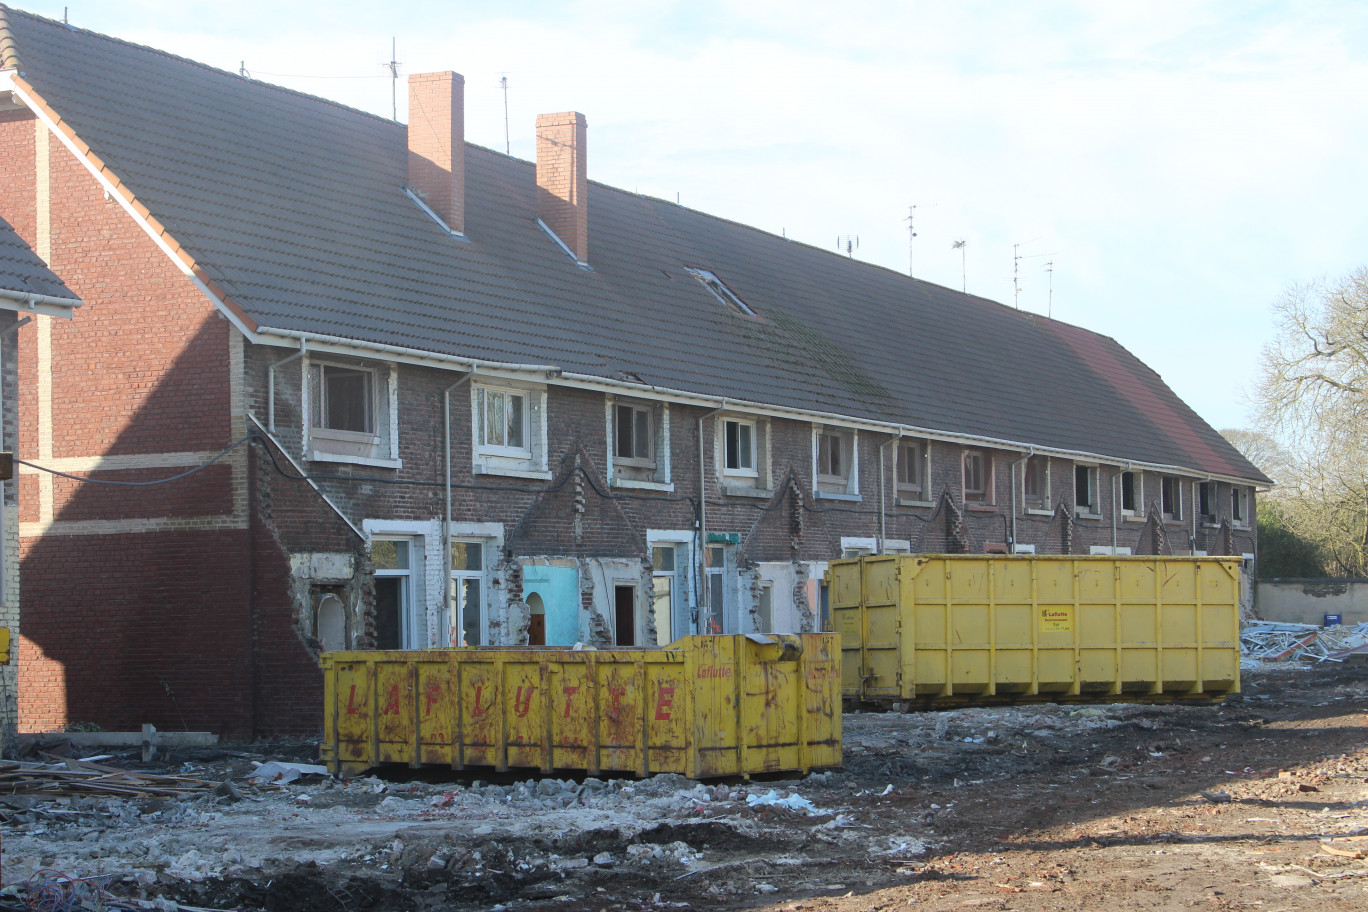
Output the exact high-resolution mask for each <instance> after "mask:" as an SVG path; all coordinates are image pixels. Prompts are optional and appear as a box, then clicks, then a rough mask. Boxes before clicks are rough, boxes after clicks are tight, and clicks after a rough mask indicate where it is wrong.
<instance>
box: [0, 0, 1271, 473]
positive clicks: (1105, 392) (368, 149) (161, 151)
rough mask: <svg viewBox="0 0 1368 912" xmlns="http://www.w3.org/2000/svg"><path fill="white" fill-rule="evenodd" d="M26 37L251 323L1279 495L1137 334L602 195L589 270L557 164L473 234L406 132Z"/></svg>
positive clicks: (49, 28) (489, 168)
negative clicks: (439, 212)
mask: <svg viewBox="0 0 1368 912" xmlns="http://www.w3.org/2000/svg"><path fill="white" fill-rule="evenodd" d="M6 30H8V33H9V34H11V35H12V36H13V42H14V45H15V46H16V47H17V48H18V52H19V53H20V54H22V60H23V78H24V80H25V82H26V84H27V85H29V86H31V87H32V88H33V90H34V92H35V93H36V95H37V96H38V97H39V98H40V99H41V102H42V103H43V104H45V105H47V106H48V107H49V108H50V110H51V112H52V113H53V114H54V115H55V116H57V117H60V118H61V120H62V121H63V123H64V125H65V126H66V127H67V128H69V129H70V130H71V131H73V133H74V134H75V135H76V136H77V137H79V140H80V141H81V142H82V143H84V144H88V145H89V147H90V150H91V153H92V154H93V155H95V156H98V158H99V160H100V161H101V162H102V163H103V165H104V167H105V168H106V169H107V171H108V172H109V173H111V174H112V175H114V176H116V177H117V179H118V181H119V182H120V186H121V187H122V188H124V189H123V190H121V192H126V193H127V194H128V196H129V198H130V199H135V200H136V201H137V203H138V205H140V206H145V207H146V209H147V211H148V212H149V213H151V215H152V216H153V217H154V218H155V219H156V220H157V222H158V223H159V224H160V226H161V227H162V228H163V229H164V232H165V235H166V236H167V237H169V238H172V239H174V242H175V245H176V246H177V249H178V250H180V251H181V254H180V255H181V256H182V257H183V258H184V259H185V260H186V262H189V263H192V264H193V265H194V266H195V267H196V269H197V270H198V271H199V272H200V273H201V276H202V278H204V279H205V280H206V281H208V282H211V283H212V284H213V287H215V288H217V289H219V290H221V291H222V292H223V293H224V294H225V295H226V296H228V297H229V298H230V299H231V300H232V301H233V302H235V306H236V307H239V308H241V310H242V312H243V315H244V317H245V319H246V321H247V323H248V325H249V326H252V325H256V326H260V327H268V328H275V329H283V330H294V331H308V332H316V333H324V334H328V335H334V336H342V337H347V338H352V339H358V340H362V341H366V342H372V343H381V344H389V345H398V346H404V347H408V348H413V349H419V350H423V351H430V352H435V353H441V354H448V355H457V356H461V357H468V358H482V359H488V360H493V361H504V362H517V363H530V364H554V365H556V366H558V367H560V368H561V369H563V370H565V371H567V372H577V373H585V374H591V375H595V376H600V377H604V378H607V379H615V378H621V377H636V378H640V379H641V380H642V381H644V382H645V383H647V384H653V385H657V386H660V387H665V388H670V389H677V390H683V391H688V392H693V393H698V394H702V395H707V396H715V397H731V398H734V399H740V400H746V401H751V402H759V403H764V404H768V405H774V406H780V407H789V408H796V409H801V410H804V411H815V412H828V413H835V414H840V415H846V416H850V417H852V418H859V419H868V420H873V421H880V422H893V423H900V424H905V425H909V426H914V427H922V428H927V429H935V430H940V431H944V432H947V433H951V434H965V435H976V436H983V437H991V438H995V439H1004V440H1014V441H1020V442H1025V443H1032V444H1035V445H1037V446H1042V447H1052V448H1059V449H1063V450H1068V451H1072V452H1081V453H1094V454H1098V455H1104V456H1110V457H1115V458H1119V459H1133V460H1135V461H1138V462H1147V463H1155V464H1162V465H1173V466H1181V467H1185V468H1188V469H1192V470H1194V471H1198V472H1210V473H1213V474H1220V475H1228V476H1235V477H1240V478H1247V479H1250V480H1254V481H1264V480H1265V479H1264V477H1263V476H1262V475H1261V474H1260V473H1259V471H1258V470H1257V469H1255V468H1254V467H1253V466H1252V465H1251V464H1250V463H1249V462H1248V461H1247V460H1245V459H1244V458H1243V457H1242V456H1240V455H1239V454H1238V453H1237V452H1236V451H1235V450H1234V449H1233V448H1232V447H1231V446H1230V445H1229V444H1227V443H1226V442H1225V440H1224V439H1222V438H1221V436H1220V435H1219V434H1217V433H1216V432H1215V431H1214V430H1213V429H1212V428H1211V427H1210V426H1208V425H1207V424H1206V423H1205V422H1204V421H1202V419H1201V418H1199V417H1198V416H1197V415H1196V414H1195V413H1194V412H1193V411H1192V410H1191V409H1189V408H1188V407H1187V405H1186V404H1184V403H1183V402H1182V400H1180V399H1179V398H1178V397H1177V396H1175V395H1174V393H1173V392H1172V390H1170V389H1169V388H1168V387H1167V386H1166V385H1165V384H1164V382H1163V381H1162V380H1161V379H1160V378H1159V377H1158V375H1156V374H1155V373H1154V372H1153V371H1151V370H1150V369H1149V368H1148V367H1146V366H1145V365H1144V364H1142V363H1141V362H1140V361H1139V360H1137V359H1136V358H1135V357H1134V356H1133V355H1131V354H1130V353H1129V352H1127V351H1126V350H1125V349H1124V348H1122V347H1121V346H1120V345H1119V344H1117V343H1116V342H1115V341H1114V340H1112V339H1109V338H1106V337H1103V336H1099V335H1097V334H1094V333H1091V332H1088V331H1086V330H1082V329H1079V328H1077V327H1073V326H1069V325H1067V324H1063V323H1059V322H1057V321H1053V320H1048V319H1046V318H1044V317H1040V316H1036V315H1032V314H1027V313H1022V312H1019V311H1016V310H1013V309H1011V308H1007V307H1004V306H1002V305H1000V304H997V303H995V302H992V301H988V300H985V299H982V298H977V297H974V296H972V295H965V294H961V293H960V292H956V291H952V290H950V289H948V288H944V287H941V286H938V285H933V284H930V283H927V282H922V281H918V280H914V279H911V278H908V277H907V276H905V275H901V274H899V273H895V272H892V271H890V270H886V269H882V268H879V267H876V266H871V265H868V264H864V263H859V262H856V261H854V260H851V259H849V258H847V257H843V256H839V255H836V254H833V253H829V252H827V251H823V250H817V249H815V248H813V247H809V246H807V245H804V244H799V243H794V242H791V241H788V240H785V239H783V238H780V237H776V236H774V235H771V234H768V233H765V232H762V231H758V230H756V229H753V228H750V227H747V226H745V225H739V224H736V223H734V222H729V221H726V220H723V219H719V218H715V217H712V216H709V215H706V214H704V213H701V212H696V211H693V210H690V209H686V208H684V207H681V206H679V205H676V204H674V203H670V202H666V201H663V200H659V199H652V198H649V197H643V196H640V195H637V194H634V193H628V192H625V191H622V190H618V189H615V188H612V187H607V186H604V185H602V184H597V183H592V182H591V184H590V188H589V196H588V206H589V231H590V235H591V246H590V249H591V251H592V255H591V261H592V265H593V269H592V270H583V269H579V268H577V267H576V266H575V264H574V263H573V262H572V261H571V260H570V258H569V257H567V256H566V255H565V254H564V253H563V252H562V251H561V250H560V249H559V248H558V247H557V246H556V245H555V243H554V242H553V241H552V240H551V239H550V238H549V237H548V236H547V235H546V234H545V233H544V232H543V231H542V230H541V229H540V228H539V227H538V226H537V224H536V221H535V215H536V209H535V187H536V184H535V179H534V171H533V166H532V165H531V164H530V163H528V162H524V161H519V160H517V159H513V158H509V157H507V156H505V155H501V154H499V153H496V152H492V151H490V150H488V149H483V148H480V147H478V146H468V147H467V160H466V188H467V202H466V235H467V238H468V239H467V240H462V239H457V238H451V237H448V236H446V235H445V234H444V233H443V232H442V231H441V230H440V229H439V228H438V227H437V226H436V225H435V224H434V223H433V222H432V221H431V220H430V219H429V218H428V217H427V216H426V215H425V214H423V213H422V212H421V211H420V210H419V209H418V207H417V206H415V205H414V204H413V202H412V201H411V200H410V199H409V198H408V197H407V196H406V195H405V194H404V192H403V186H404V184H405V182H406V179H407V159H406V154H405V153H406V129H405V127H404V126H402V125H400V124H395V123H392V122H390V121H387V120H383V119H381V118H378V117H374V116H372V115H369V114H365V113H362V112H359V111H356V110H352V109H350V108H346V107H343V106H341V105H338V104H335V103H332V102H329V101H326V100H323V99H319V98H315V97H311V96H307V95H303V94H300V93H297V92H292V91H288V90H285V89H281V88H278V87H275V86H271V85H267V84H263V83H260V82H255V81H253V80H251V79H247V78H243V77H240V76H238V75H235V74H232V73H227V72H223V71H220V70H215V69H212V68H210V67H207V66H204V65H202V64H198V63H194V62H192V61H188V60H184V59H182V58H178V57H174V56H172V55H169V54H165V53H162V52H160V51H156V50H152V49H149V48H145V47H140V46H137V45H132V44H128V43H126V42H122V41H117V40H115V39H112V38H108V37H105V36H101V35H97V34H94V33H91V32H85V31H81V30H78V29H71V28H68V27H67V26H65V25H63V24H61V23H56V22H52V21H49V20H45V19H41V18H38V17H35V16H32V15H29V14H26V13H21V12H17V11H14V10H9V11H8V12H7V13H6V12H3V7H0V35H3V34H6ZM686 267H697V268H703V269H707V270H710V271H711V272H713V273H715V274H716V275H717V276H718V277H719V278H720V279H721V280H722V281H723V282H725V283H726V284H727V286H728V287H730V288H731V289H732V290H733V291H734V292H735V293H736V294H737V295H738V296H740V298H741V299H742V300H743V301H745V302H746V303H747V304H748V305H749V306H750V307H751V308H753V309H754V310H755V311H756V313H757V314H758V316H757V317H748V316H744V315H741V314H738V313H735V312H734V311H732V310H730V309H728V308H727V307H725V306H723V305H721V304H720V303H719V302H718V301H717V300H716V299H715V298H714V297H713V296H712V295H711V294H710V293H709V292H708V291H707V289H705V288H704V286H703V285H701V284H700V283H699V282H698V281H696V280H695V279H694V278H693V277H692V276H690V275H689V273H688V272H687V271H686Z"/></svg>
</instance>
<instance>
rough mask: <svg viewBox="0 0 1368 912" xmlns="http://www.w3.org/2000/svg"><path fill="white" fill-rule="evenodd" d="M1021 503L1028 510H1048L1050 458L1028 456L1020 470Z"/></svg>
mask: <svg viewBox="0 0 1368 912" xmlns="http://www.w3.org/2000/svg"><path fill="white" fill-rule="evenodd" d="M1021 490H1022V502H1023V503H1024V504H1025V505H1026V509H1028V510H1042V511H1048V510H1049V508H1050V457H1048V456H1030V457H1028V458H1027V459H1026V463H1025V467H1024V468H1023V469H1022V479H1021Z"/></svg>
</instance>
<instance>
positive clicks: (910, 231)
mask: <svg viewBox="0 0 1368 912" xmlns="http://www.w3.org/2000/svg"><path fill="white" fill-rule="evenodd" d="M916 217H917V204H916V203H913V204H912V205H910V206H908V207H907V218H905V219H903V221H905V222H907V275H908V278H911V276H912V242H913V241H914V240H915V239H916V237H917V226H916V223H915V222H914V219H915V218H916Z"/></svg>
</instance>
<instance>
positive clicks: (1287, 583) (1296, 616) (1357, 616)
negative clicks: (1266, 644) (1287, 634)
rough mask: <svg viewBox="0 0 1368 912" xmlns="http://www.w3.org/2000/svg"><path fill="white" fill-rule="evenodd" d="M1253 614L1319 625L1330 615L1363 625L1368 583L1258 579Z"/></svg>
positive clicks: (1367, 614)
mask: <svg viewBox="0 0 1368 912" xmlns="http://www.w3.org/2000/svg"><path fill="white" fill-rule="evenodd" d="M1254 613H1255V614H1256V615H1257V616H1258V617H1259V619H1260V620H1264V621H1278V622H1281V623H1284V624H1320V623H1322V622H1323V621H1324V619H1325V615H1327V614H1338V615H1340V616H1341V617H1342V618H1343V621H1344V623H1345V624H1362V623H1363V622H1365V621H1368V580H1364V579H1351V580H1320V579H1316V580H1258V581H1257V582H1255V584H1254Z"/></svg>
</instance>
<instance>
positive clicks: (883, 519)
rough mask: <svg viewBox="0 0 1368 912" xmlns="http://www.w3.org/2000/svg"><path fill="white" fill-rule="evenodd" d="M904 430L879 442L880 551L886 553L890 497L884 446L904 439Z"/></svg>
mask: <svg viewBox="0 0 1368 912" xmlns="http://www.w3.org/2000/svg"><path fill="white" fill-rule="evenodd" d="M902 437H903V435H902V431H898V433H897V436H894V437H890V438H889V439H888V440H885V441H884V442H883V443H881V444H879V553H880V554H885V553H887V551H888V497H887V496H886V495H885V494H884V476H885V475H886V474H887V471H886V470H885V469H884V447H886V446H888V445H889V444H890V443H897V442H898V441H899V440H902Z"/></svg>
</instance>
